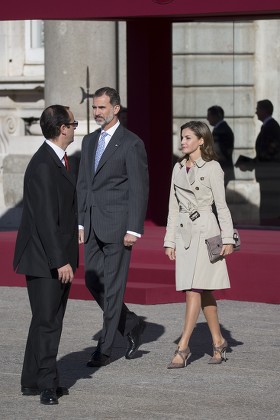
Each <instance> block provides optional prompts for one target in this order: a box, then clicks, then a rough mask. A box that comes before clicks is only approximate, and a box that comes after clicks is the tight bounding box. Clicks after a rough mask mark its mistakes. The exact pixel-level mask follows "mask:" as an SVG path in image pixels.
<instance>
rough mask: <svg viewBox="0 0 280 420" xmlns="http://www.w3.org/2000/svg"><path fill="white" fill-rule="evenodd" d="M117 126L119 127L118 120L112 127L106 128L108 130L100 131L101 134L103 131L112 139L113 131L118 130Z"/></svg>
mask: <svg viewBox="0 0 280 420" xmlns="http://www.w3.org/2000/svg"><path fill="white" fill-rule="evenodd" d="M119 125H120V122H119V120H118V121H117V122H116V124H114V125H113V126H112V127H110V128H108V130H101V133H103V131H106V133H107V134H109V136H110V137H112V135H113V134H114V133H115V131H116V129H117V128H118V126H119Z"/></svg>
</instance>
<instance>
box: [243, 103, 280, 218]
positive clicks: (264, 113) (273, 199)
mask: <svg viewBox="0 0 280 420" xmlns="http://www.w3.org/2000/svg"><path fill="white" fill-rule="evenodd" d="M272 114H273V104H272V102H271V101H270V100H269V99H263V100H261V101H258V102H257V106H256V115H257V117H258V119H259V120H260V121H261V122H262V126H261V130H260V132H259V134H258V136H257V139H256V145H255V150H256V157H255V158H254V159H250V158H246V157H245V156H240V158H239V159H238V161H237V162H236V164H235V166H236V167H237V168H239V169H240V170H241V171H252V170H253V169H255V176H256V180H257V182H258V183H259V185H260V224H261V225H263V226H268V225H272V226H279V225H280V126H279V124H278V122H277V121H276V120H275V119H274V118H273V117H272Z"/></svg>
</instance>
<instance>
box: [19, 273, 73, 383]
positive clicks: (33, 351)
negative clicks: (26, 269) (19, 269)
mask: <svg viewBox="0 0 280 420" xmlns="http://www.w3.org/2000/svg"><path fill="white" fill-rule="evenodd" d="M26 281H27V290H28V296H29V301H30V306H31V312H32V319H31V323H30V327H29V333H28V338H27V343H26V349H25V355H24V362H23V368H22V375H21V385H22V386H24V387H30V388H38V389H39V390H40V391H41V390H43V389H46V388H56V387H57V386H58V385H59V378H58V372H57V363H56V357H57V353H58V346H59V342H60V337H61V332H62V324H63V317H64V314H65V309H66V304H67V300H68V295H69V291H70V284H69V283H67V284H62V283H61V282H60V281H59V280H58V279H56V278H42V277H39V278H38V277H32V276H26Z"/></svg>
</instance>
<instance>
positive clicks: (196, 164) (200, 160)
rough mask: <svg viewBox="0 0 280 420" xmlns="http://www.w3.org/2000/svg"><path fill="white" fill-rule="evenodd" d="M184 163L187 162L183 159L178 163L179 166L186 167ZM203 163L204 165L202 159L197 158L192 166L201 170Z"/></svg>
mask: <svg viewBox="0 0 280 420" xmlns="http://www.w3.org/2000/svg"><path fill="white" fill-rule="evenodd" d="M186 162H187V159H183V160H182V161H181V162H180V165H181V166H186ZM205 163H206V161H205V160H203V159H202V157H200V158H198V159H197V160H195V161H194V165H195V166H197V167H198V168H202V166H204V165H205Z"/></svg>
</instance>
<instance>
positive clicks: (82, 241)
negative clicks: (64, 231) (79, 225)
mask: <svg viewBox="0 0 280 420" xmlns="http://www.w3.org/2000/svg"><path fill="white" fill-rule="evenodd" d="M84 240H85V231H84V229H79V244H83V243H84Z"/></svg>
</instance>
